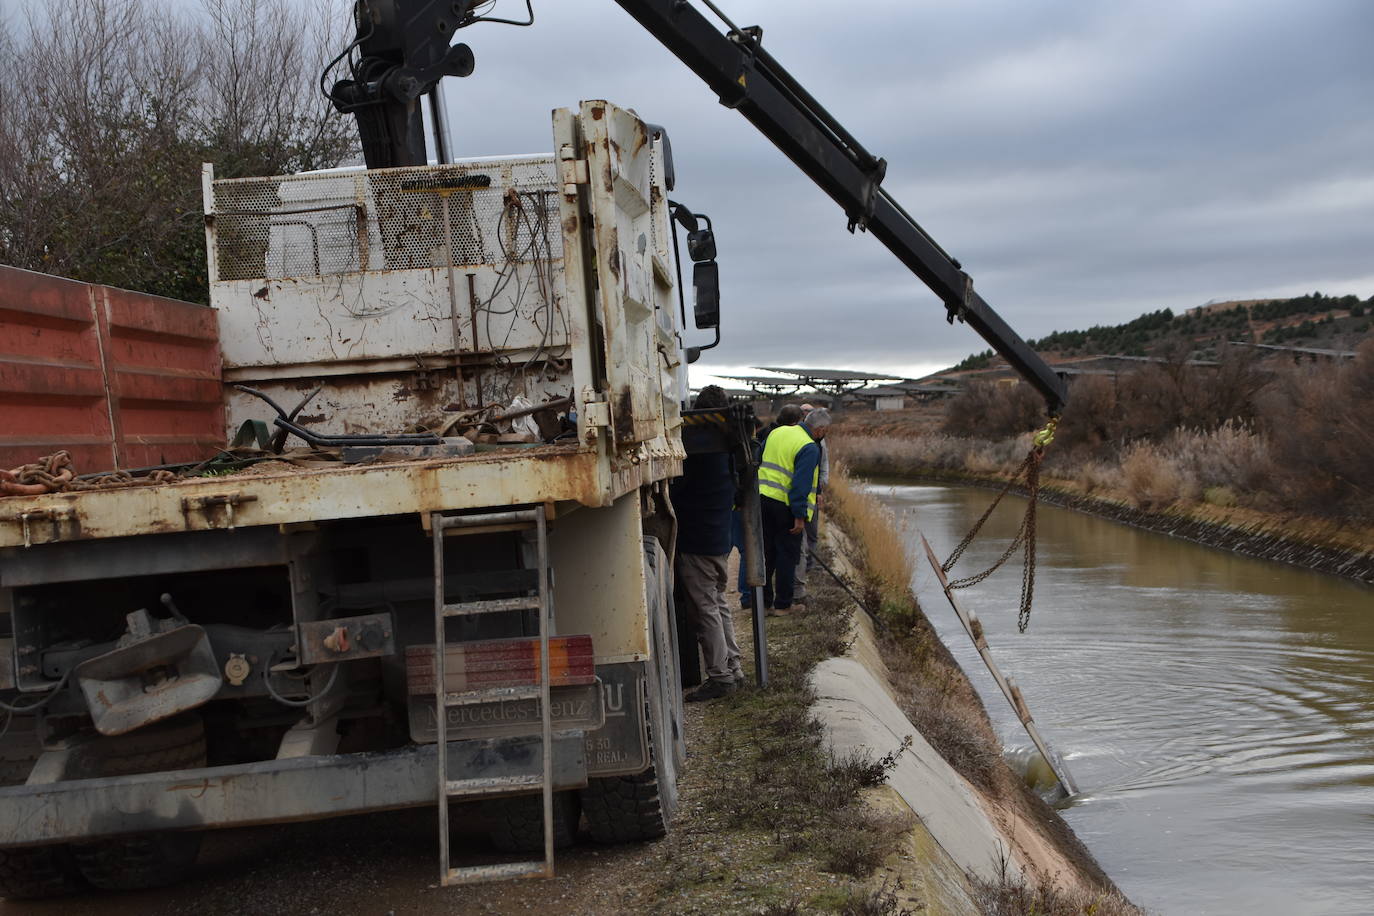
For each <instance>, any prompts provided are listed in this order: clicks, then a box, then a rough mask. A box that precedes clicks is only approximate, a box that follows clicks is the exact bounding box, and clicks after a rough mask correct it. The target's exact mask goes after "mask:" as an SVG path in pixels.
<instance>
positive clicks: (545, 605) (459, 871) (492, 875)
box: [430, 506, 553, 887]
mask: <svg viewBox="0 0 1374 916" xmlns="http://www.w3.org/2000/svg"><path fill="white" fill-rule="evenodd" d="M430 529H431V535H432V537H433V539H434V704H435V706H434V712H435V717H436V723H435V727H436V731H437V741H438V759H439V764H438V770H439V771H438V779H439V795H438V798H439V882H440V884H441V885H442V886H444V887H448V886H450V885H454V884H478V883H482V882H486V881H500V880H503V879H507V878H526V877H535V876H542V877H545V878H552V877H553V719H552V710H551V708H550V703H549V692H550V685H549V607H550V603H549V575H550V570H549V542H548V531H547V526H546V522H545V518H544V508H543V507H542V506H540V507H538V508H534V509H519V510H514V511H508V512H493V513H486V514H483V515H444V514H443V513H442V512H434V513H431V514H430ZM530 529H533V530H534V531H535V532H536V540H537V550H538V560H537V564H538V566H537V568H538V575H539V583H538V589H537V593H536V594H534V595H530V596H527V597H518V598H497V599H493V600H484V601H467V602H461V603H456V604H455V603H451V602H449V601H448V598H447V595H446V594H445V588H444V538H445V537H446V536H448V535H465V534H491V533H494V532H498V531H521V530H530ZM525 610H537V611H538V612H539V682H538V683H537V684H529V685H522V686H516V687H488V688H484V689H478V690H466V691H461V692H453V693H451V692H449V691H448V689H447V682H446V662H447V660H446V659H445V657H444V656H445V654H446V653H445V650H446V649H447V648H448V647H449V646H452V645H458V644H459V643H450V642H449V641H448V639H447V634H446V633H445V628H444V621H445V620H447V619H448V618H449V617H461V616H472V615H477V614H496V613H501V612H505V611H525ZM524 699H533V700H536V701H537V702H538V704H539V718H540V726H541V732H540V734H541V741H540V759H541V762H542V763H543V773H542V775H529V774H527V775H520V776H488V777H480V778H471V779H449V778H448V710H449V709H450V708H451V707H454V706H464V705H468V704H472V703H487V702H491V701H493V700H524ZM535 787H537V788H539V789H540V791H541V792H542V794H543V798H544V859H543V861H542V862H540V861H529V862H510V863H504V864H500V865H475V866H469V867H463V868H454V867H453V864H452V862H451V861H450V859H449V842H448V840H449V835H448V829H449V828H448V802H449V799H451V798H462V797H465V796H475V795H483V794H486V793H488V792H501V791H510V790H518V789H525V788H535Z"/></svg>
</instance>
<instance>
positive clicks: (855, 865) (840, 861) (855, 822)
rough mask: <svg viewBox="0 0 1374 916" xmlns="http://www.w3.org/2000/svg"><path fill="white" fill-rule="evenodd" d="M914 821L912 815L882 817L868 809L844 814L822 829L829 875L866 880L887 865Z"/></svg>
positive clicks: (852, 809) (848, 811)
mask: <svg viewBox="0 0 1374 916" xmlns="http://www.w3.org/2000/svg"><path fill="white" fill-rule="evenodd" d="M915 820H916V819H915V818H914V817H912V816H911V815H910V814H883V813H879V812H877V811H873V810H871V809H869V808H849V809H846V810H844V811H842V812H841V813H840V814H839V816H837V817H835V818H832V819H831V820H830V821H829V823H827V824H826V825H825V827H824V828H823V830H824V837H823V838H822V840H821V851H822V855H823V860H824V862H825V869H826V871H832V872H837V873H839V874H842V875H849V876H850V877H854V878H864V877H867V876H868V875H869V874H871V873H872V872H873V871H874V870H875V869H877V868H878V866H880V865H882V864H883V862H884V861H886V859H887V857H888V855H890V854H891V853H892V851H893V849H894V848H895V847H896V846H897V843H898V842H899V841H900V840H901V838H902V837H904V836H906V834H907V833H908V832H909V831H910V830H911V828H912V826H913V825H914V824H915Z"/></svg>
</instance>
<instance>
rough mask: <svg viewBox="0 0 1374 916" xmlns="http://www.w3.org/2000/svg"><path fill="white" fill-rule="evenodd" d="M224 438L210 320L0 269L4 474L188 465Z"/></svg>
mask: <svg viewBox="0 0 1374 916" xmlns="http://www.w3.org/2000/svg"><path fill="white" fill-rule="evenodd" d="M223 437H224V406H223V402H222V399H221V384H220V354H219V334H218V327H217V324H216V321H215V313H214V312H213V311H212V310H211V309H208V308H206V307H204V306H200V305H193V304H191V303H189V302H179V301H177V300H175V299H163V298H161V297H159V296H149V295H145V294H143V293H134V292H130V291H128V290H122V289H114V288H112V287H108V286H96V285H93V284H89V283H79V282H77V281H74V280H65V279H62V278H61V277H52V276H48V275H46V274H39V273H32V272H30V271H27V270H18V269H16V268H13V267H3V266H0V467H5V468H12V467H18V466H19V465H21V464H25V463H28V462H30V461H34V460H36V459H38V458H40V457H42V456H43V455H48V454H51V453H52V452H55V451H57V450H58V449H67V450H68V451H70V452H71V454H72V460H73V462H74V464H75V465H76V471H77V473H78V474H84V473H90V472H93V471H105V470H111V469H114V468H135V467H143V466H147V465H154V464H170V463H174V462H179V461H195V460H199V459H201V458H205V457H208V456H209V455H211V454H213V452H214V449H215V448H216V447H217V446H220V445H222V443H223Z"/></svg>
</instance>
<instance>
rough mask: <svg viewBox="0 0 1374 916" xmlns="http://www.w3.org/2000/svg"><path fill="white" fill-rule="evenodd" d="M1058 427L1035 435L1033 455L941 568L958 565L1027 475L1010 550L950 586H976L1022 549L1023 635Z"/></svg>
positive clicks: (1051, 426)
mask: <svg viewBox="0 0 1374 916" xmlns="http://www.w3.org/2000/svg"><path fill="white" fill-rule="evenodd" d="M1057 425H1058V423H1057V419H1051V420H1050V422H1049V425H1047V426H1046V427H1045V429H1043V430H1041V431H1040V432H1039V433H1037V434H1036V435H1035V437H1034V439H1033V440H1032V445H1031V450H1030V453H1029V454H1027V455H1026V460H1025V461H1023V462H1021V466H1020V467H1018V468H1017V469H1016V473H1015V474H1013V475H1012V476H1011V478H1010V479H1009V480H1008V481H1007V483H1006V485H1005V486H1004V487H1002V490H1001V492H999V493H998V494H997V497H996V498H995V499H994V500H993V501H992V504H991V505H989V506H988V508H987V511H986V512H984V513H983V517H982V518H980V519H978V521H977V522H975V523H974V525H973V527H972V528H971V529H969V533H968V534H966V535H964V539H963V540H962V541H960V542H959V546H957V547H955V548H954V551H953V553H951V554H950V555H949V559H948V560H946V561H945V562H944V563H943V564H942V565H941V567H940V568H941V569H943V570H944V571H945V572H949V571H950V569H952V568H953V567H954V564H955V563H958V562H959V558H960V557H961V556H963V554H964V551H965V550H966V549H968V546H969V544H971V543H973V539H974V538H975V537H977V536H978V532H979V531H980V530H981V529H982V527H983V523H984V522H986V521H987V520H988V518H989V517H990V516H991V515H992V512H993V510H994V509H996V508H997V505H998V503H1000V502H1001V501H1002V497H1003V496H1006V495H1007V493H1008V492H1009V491H1010V490H1011V488H1012V486H1013V485H1014V484H1015V483H1016V482H1017V481H1018V480H1020V479H1021V477H1022V475H1023V474H1024V475H1025V478H1026V490H1027V499H1026V514H1025V515H1024V516H1023V517H1022V519H1021V525H1020V527H1019V528H1018V529H1017V532H1016V537H1014V538H1012V541H1011V543H1010V544H1008V545H1007V549H1006V550H1004V551H1002V555H1001V556H1000V557H998V558H997V561H996V562H995V563H993V564H992V565H991V566H989V567H988V568H987V569H985V570H983V571H982V572H980V573H977V574H975V575H972V576H965V577H964V578H962V579H954V580H952V581H951V582H950V583H949V590H950V591H953V590H955V589H957V588H968V587H969V586H971V585H977V584H978V583H979V582H982V581H983V580H984V579H986V578H987V577H988V576H990V575H992V574H993V573H994V572H996V571H997V570H998V569H1000V568H1001V566H1002V564H1004V563H1006V562H1007V560H1009V559H1011V556H1012V554H1014V553H1015V552H1016V548H1018V547H1021V548H1023V554H1022V562H1021V609H1020V612H1019V613H1018V615H1017V618H1016V626H1017V629H1018V630H1020V632H1022V633H1024V632H1026V628H1027V627H1029V626H1030V615H1031V601H1032V599H1033V598H1034V595H1035V540H1036V521H1035V506H1036V502H1037V500H1038V498H1039V495H1040V462H1041V461H1042V460H1043V459H1044V457H1045V447H1046V446H1047V445H1049V444H1050V443H1051V442H1053V441H1054V432H1055V427H1056V426H1057Z"/></svg>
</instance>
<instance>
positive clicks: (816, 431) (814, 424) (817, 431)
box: [806, 407, 830, 440]
mask: <svg viewBox="0 0 1374 916" xmlns="http://www.w3.org/2000/svg"><path fill="white" fill-rule="evenodd" d="M829 429H830V411H828V410H826V409H825V408H824V407H817V408H816V409H815V410H813V411H811V412H810V413H809V414H807V415H806V431H807V432H809V433H810V434H811V438H812V439H816V440H820V439H824V438H825V434H826V432H827V431H828V430H829Z"/></svg>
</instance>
